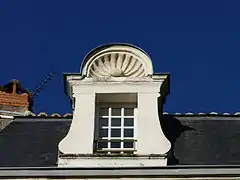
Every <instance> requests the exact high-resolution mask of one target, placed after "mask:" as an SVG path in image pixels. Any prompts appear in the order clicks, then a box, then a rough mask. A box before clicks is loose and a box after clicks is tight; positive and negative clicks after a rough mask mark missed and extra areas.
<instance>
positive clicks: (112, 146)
mask: <svg viewBox="0 0 240 180" xmlns="http://www.w3.org/2000/svg"><path fill="white" fill-rule="evenodd" d="M111 148H121V143H120V142H111Z"/></svg>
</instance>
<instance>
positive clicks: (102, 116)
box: [97, 106, 136, 154]
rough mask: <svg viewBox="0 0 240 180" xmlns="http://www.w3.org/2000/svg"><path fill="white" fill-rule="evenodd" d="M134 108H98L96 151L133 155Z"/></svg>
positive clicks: (134, 134) (134, 147) (134, 135)
mask: <svg viewBox="0 0 240 180" xmlns="http://www.w3.org/2000/svg"><path fill="white" fill-rule="evenodd" d="M135 111H136V108H135V107H128V106H121V107H119V106H116V107H115V106H114V107H101V106H100V107H99V109H98V114H99V116H98V117H97V121H99V122H98V129H97V130H98V137H97V151H98V152H107V153H109V154H110V153H114V152H115V153H125V152H129V153H134V151H136V138H135V137H136V128H134V127H135V124H136V118H135V114H136V113H135Z"/></svg>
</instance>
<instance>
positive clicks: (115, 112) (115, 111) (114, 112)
mask: <svg viewBox="0 0 240 180" xmlns="http://www.w3.org/2000/svg"><path fill="white" fill-rule="evenodd" d="M112 116H121V108H112Z"/></svg>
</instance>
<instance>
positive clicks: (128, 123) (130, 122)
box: [124, 118, 133, 126]
mask: <svg viewBox="0 0 240 180" xmlns="http://www.w3.org/2000/svg"><path fill="white" fill-rule="evenodd" d="M124 126H133V118H124Z"/></svg>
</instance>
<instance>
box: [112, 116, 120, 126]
mask: <svg viewBox="0 0 240 180" xmlns="http://www.w3.org/2000/svg"><path fill="white" fill-rule="evenodd" d="M111 126H121V118H112V121H111Z"/></svg>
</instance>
